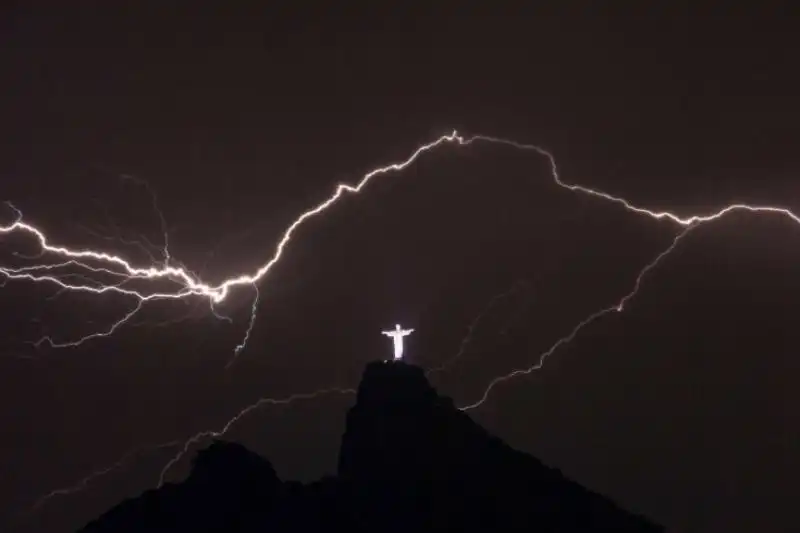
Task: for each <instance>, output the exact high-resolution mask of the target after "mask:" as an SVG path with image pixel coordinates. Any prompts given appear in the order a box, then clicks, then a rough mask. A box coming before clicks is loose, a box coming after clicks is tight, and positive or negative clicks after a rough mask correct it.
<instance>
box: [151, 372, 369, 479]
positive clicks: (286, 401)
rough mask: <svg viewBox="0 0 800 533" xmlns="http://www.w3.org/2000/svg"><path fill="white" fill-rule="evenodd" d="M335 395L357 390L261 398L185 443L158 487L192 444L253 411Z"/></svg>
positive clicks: (218, 434)
mask: <svg viewBox="0 0 800 533" xmlns="http://www.w3.org/2000/svg"><path fill="white" fill-rule="evenodd" d="M334 393H336V394H355V393H356V390H355V389H345V388H336V387H333V388H329V389H321V390H318V391H314V392H308V393H303V394H292V395H291V396H289V397H287V398H279V399H275V398H260V399H259V400H257V401H256V402H254V403H252V404H250V405H248V406H247V407H245V408H244V409H242V410H241V411H239V412H238V413H236V414H235V415H234V416H233V417H232V418H230V419H229V420H228V421H227V422H226V423H225V425H223V426H222V427H221V428H219V429H216V430H206V431H200V432H198V433H195V434H194V435H193V436H192V437H190V438H188V439H187V440H186V441H185V442H184V443H183V447H182V448H181V450H180V451H179V452H178V453H177V454H175V456H174V457H173V458H172V459H170V460H169V462H168V463H167V464H166V465H164V468H163V469H162V470H161V474H160V475H159V477H158V486H159V487H160V486H161V485H163V484H164V478H165V477H166V475H167V472H169V470H170V469H171V468H172V467H173V466H175V464H176V463H177V462H178V461H180V460H181V458H182V457H183V456H184V455H185V454H186V453H187V452H188V451H189V448H191V446H192V444H196V443H197V442H199V441H200V440H202V439H205V438H219V437H221V436H223V435H225V434H226V433H227V432H228V431H229V430H230V429H231V427H232V426H233V425H234V424H235V423H236V422H238V421H239V420H240V419H241V418H242V417H243V416H245V415H246V414H248V413H250V412H251V411H253V410H255V409H258V408H259V407H262V406H264V405H287V404H290V403H293V402H295V401H297V400H311V399H314V398H317V397H318V396H323V395H325V394H334Z"/></svg>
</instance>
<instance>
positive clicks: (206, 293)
mask: <svg viewBox="0 0 800 533" xmlns="http://www.w3.org/2000/svg"><path fill="white" fill-rule="evenodd" d="M478 142H486V143H491V144H500V145H507V146H511V147H513V148H516V149H518V150H524V151H533V152H535V153H537V154H539V155H541V156H543V157H545V158H546V159H547V160H548V162H549V164H550V169H551V177H552V179H553V181H554V182H555V183H556V184H557V185H558V186H560V187H562V188H565V189H568V190H570V191H573V192H579V193H583V194H587V195H591V196H594V197H596V198H600V199H603V200H606V201H610V202H613V203H616V204H619V205H621V206H623V207H624V208H625V209H627V210H629V211H631V212H634V213H637V214H639V215H646V216H649V217H650V218H653V219H656V220H662V219H666V220H669V221H671V222H673V223H676V224H679V225H680V226H684V227H688V226H691V225H693V224H698V223H704V222H709V221H712V220H716V219H718V218H720V217H722V216H724V215H726V214H728V213H731V212H733V211H740V210H744V211H750V212H759V213H761V212H771V213H778V214H781V215H784V216H787V217H789V218H791V219H792V220H793V221H794V222H796V223H800V218H799V217H798V216H797V215H795V214H794V213H792V212H791V211H790V210H788V209H785V208H781V207H774V206H752V205H748V204H732V205H729V206H726V207H724V208H723V209H720V210H719V211H716V212H714V213H710V214H704V215H691V216H688V217H680V216H678V215H676V214H674V213H672V212H669V211H652V210H650V209H647V208H644V207H640V206H636V205H633V204H632V203H630V202H628V201H627V200H625V199H624V198H622V197H618V196H614V195H611V194H608V193H605V192H603V191H600V190H596V189H592V188H589V187H585V186H583V185H577V184H570V183H566V182H564V181H563V180H562V179H561V177H560V175H559V172H558V166H557V164H556V160H555V157H554V156H553V155H552V154H551V153H550V152H549V151H547V150H545V149H544V148H541V147H539V146H537V145H533V144H523V143H519V142H517V141H513V140H508V139H503V138H500V137H492V136H487V135H475V136H472V137H468V138H467V137H463V136H461V135H459V134H458V133H457V132H455V131H454V132H452V133H450V134H448V135H442V136H441V137H439V138H437V139H435V140H433V141H431V142H429V143H427V144H423V145H421V146H419V147H418V148H417V149H416V150H415V151H414V152H412V154H411V155H410V156H409V157H407V158H406V159H405V160H403V161H401V162H397V163H391V164H389V165H386V166H382V167H378V168H375V169H373V170H371V171H370V172H368V173H367V174H365V175H364V176H363V177H362V178H361V180H360V181H358V182H357V183H356V184H355V185H348V184H340V185H338V186H337V187H336V188H335V190H334V192H333V193H332V194H331V195H330V196H329V197H328V198H326V199H325V200H324V201H322V202H320V203H319V204H317V205H316V206H314V207H312V208H311V209H308V210H307V211H305V212H303V213H302V214H300V215H299V216H298V217H297V218H296V219H295V220H294V221H293V222H292V223H291V224H290V225H289V227H288V228H287V229H286V230H285V231H284V233H283V235H282V237H281V238H280V240H279V241H278V244H277V245H276V247H275V251H274V253H273V255H272V257H270V258H269V259H268V260H267V261H266V262H265V263H264V264H263V265H262V266H261V267H259V268H258V269H257V270H256V271H255V272H253V273H250V274H239V275H236V276H233V277H230V278H228V279H225V280H224V281H222V282H221V283H218V284H216V285H213V284H209V283H207V282H204V281H203V280H202V279H201V278H200V277H199V276H197V275H196V274H195V273H193V272H191V271H190V270H188V269H187V268H186V267H184V266H174V264H170V261H169V259H170V255H169V251H168V247H167V244H168V240H167V231H166V224H165V222H164V217H163V215H162V214H161V211H160V210H159V209H158V208H157V204H156V197H155V195H154V194H153V192H152V189H150V187H149V185H148V186H147V187H148V190H149V191H150V193H151V195H152V198H153V201H154V206H155V208H156V211H157V212H158V213H159V216H160V220H161V222H162V230H163V231H164V243H165V244H164V256H165V264H164V265H163V266H161V267H159V266H153V265H151V266H145V267H140V266H134V265H133V264H132V263H131V262H129V261H128V260H126V259H125V258H123V257H122V256H119V255H114V254H110V253H107V252H102V251H97V250H91V249H73V248H69V247H65V246H57V245H54V244H51V243H50V241H49V240H48V238H47V236H46V235H45V234H44V232H43V231H41V230H40V229H38V228H37V227H35V226H33V225H31V224H28V223H27V222H24V221H23V217H22V212H21V211H20V210H18V209H16V207H14V206H11V207H12V209H13V210H14V212H15V214H16V219H15V220H14V221H13V222H12V223H11V224H9V225H7V226H0V235H2V234H11V233H24V234H28V235H30V236H32V237H33V238H34V239H35V241H36V242H37V244H38V246H39V249H40V255H42V256H43V255H45V254H52V255H56V256H60V257H61V258H63V259H65V260H66V261H71V263H70V264H71V265H72V266H74V267H78V268H80V269H83V270H85V271H88V272H94V273H96V272H97V271H98V268H102V269H103V270H107V271H110V272H111V273H113V274H112V275H116V276H123V277H126V278H127V279H132V280H146V281H161V282H167V283H170V284H172V285H173V286H174V288H172V289H171V290H164V288H163V287H162V285H158V287H161V290H158V289H156V288H154V289H152V290H150V291H145V290H142V289H131V288H128V287H126V286H123V285H121V284H106V283H102V282H101V283H86V282H84V283H70V282H68V281H65V277H64V276H61V275H58V274H55V273H45V272H43V270H47V269H46V268H45V266H44V265H40V266H39V269H38V270H36V269H30V268H29V267H23V268H13V267H8V266H2V267H0V274H3V275H4V276H5V277H6V278H8V279H12V280H28V281H32V282H47V283H52V284H55V285H57V286H59V287H60V288H62V289H65V290H69V291H81V292H89V293H95V294H104V293H117V294H121V295H124V296H127V297H131V298H135V299H136V300H138V301H139V303H140V304H141V303H143V302H148V301H151V300H177V299H183V298H188V297H192V296H200V297H205V298H208V299H209V300H210V301H211V303H212V305H213V304H217V303H220V302H222V301H224V300H225V299H226V298H227V297H228V295H229V294H230V291H231V290H232V289H233V288H235V287H238V286H241V285H255V284H257V283H258V282H260V281H261V280H262V279H263V278H265V277H266V276H267V275H268V274H269V273H270V271H271V270H272V268H273V267H274V266H275V265H276V264H277V263H278V262H279V261H280V259H281V257H282V256H283V253H284V250H285V249H286V247H287V246H288V244H289V243H290V242H291V240H292V237H293V236H294V234H295V232H296V231H297V229H298V228H300V227H301V226H302V225H303V224H304V223H306V222H307V221H308V220H310V219H311V218H313V217H315V216H317V215H320V214H322V213H324V212H325V211H326V210H327V209H328V208H330V207H331V206H333V205H334V204H335V203H336V202H337V201H338V200H339V199H340V198H342V197H343V196H344V195H345V194H356V193H359V192H361V191H362V190H363V189H364V188H365V187H366V186H367V185H368V184H369V182H370V181H371V180H372V179H373V178H375V177H376V176H380V175H383V174H387V173H390V172H399V171H402V170H403V169H405V168H407V167H408V166H409V165H411V164H413V163H414V162H415V161H416V160H417V159H418V158H419V157H420V156H422V155H423V154H424V153H426V152H429V151H431V150H433V149H435V148H437V147H439V146H442V145H444V144H456V145H461V146H469V145H472V144H474V143H478ZM145 183H146V182H145ZM93 262H94V263H99V264H101V265H104V266H103V267H96V266H92V265H91V263H93ZM62 264H63V263H62ZM106 273H108V272H106ZM141 309H142V306H141V305H137V306H136V307H135V308H134V313H133V314H136V313H137V312H139V311H140V310H141ZM132 316H133V315H131V314H126V315H124V316H123V317H122V318H121V319H120V320H119V321H117V322H115V323H114V324H112V326H111V327H110V328H108V329H107V330H105V331H101V332H96V333H93V334H90V335H87V336H85V337H83V338H80V339H78V340H75V341H69V342H59V343H56V342H53V341H52V340H50V341H48V340H47V339H42V341H41V342H47V343H48V344H51V345H53V346H57V347H62V346H77V345H80V344H81V343H83V342H86V341H87V340H90V339H94V338H98V337H106V336H108V335H110V334H112V333H113V332H114V331H116V330H117V329H119V327H120V326H122V325H124V324H125V323H126V322H127V321H128V320H130V318H131V317H132ZM253 320H254V319H253V317H252V315H251V323H250V325H249V326H248V334H249V332H250V330H251V329H252V327H251V326H252V322H253ZM246 336H247V334H246ZM243 347H244V344H241V345H239V346H237V348H236V350H235V353H236V354H238V353H239V352H240V351H241V350H242V349H243Z"/></svg>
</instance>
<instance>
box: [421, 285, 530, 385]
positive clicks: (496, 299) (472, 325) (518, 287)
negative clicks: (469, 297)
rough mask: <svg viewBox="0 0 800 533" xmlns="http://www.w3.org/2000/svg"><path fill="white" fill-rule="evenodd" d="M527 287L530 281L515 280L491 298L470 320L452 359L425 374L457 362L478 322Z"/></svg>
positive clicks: (443, 368) (442, 369) (426, 373)
mask: <svg viewBox="0 0 800 533" xmlns="http://www.w3.org/2000/svg"><path fill="white" fill-rule="evenodd" d="M527 288H528V282H527V281H525V280H521V281H517V282H515V283H514V284H513V285H511V287H510V288H509V289H507V290H505V291H503V292H501V293H500V294H496V295H495V296H494V297H493V298H492V299H491V300H489V303H488V304H486V307H484V308H483V311H481V312H480V313H478V314H477V315H476V316H475V318H473V319H472V322H470V324H469V327H467V333H466V334H465V335H464V337H463V338H462V339H461V342H460V343H459V345H458V351H457V352H456V353H455V355H453V356H452V357H451V358H450V359H447V360H446V361H445V362H444V363H442V364H441V365H439V366H437V367H434V368H429V369H428V370H426V371H425V375H426V376H430V375H431V374H433V373H435V372H443V371H444V370H446V369H448V368H450V367H451V366H453V365H454V364H455V363H456V361H458V360H459V359H460V358H461V356H462V355H464V352H465V351H466V349H467V346H468V345H469V343H470V342H471V341H472V337H473V335H474V333H475V328H477V327H478V324H480V323H481V321H482V320H483V319H484V317H485V316H486V315H488V314H489V313H490V312H491V311H492V310H493V309H494V307H495V306H496V305H497V304H498V303H499V302H500V301H502V300H504V299H506V298H508V297H509V296H511V295H513V294H516V293H517V292H520V291H521V290H524V289H527Z"/></svg>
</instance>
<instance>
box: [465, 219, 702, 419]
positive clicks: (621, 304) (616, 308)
mask: <svg viewBox="0 0 800 533" xmlns="http://www.w3.org/2000/svg"><path fill="white" fill-rule="evenodd" d="M696 227H697V226H696V225H693V226H688V227H686V228H685V229H683V230H681V232H680V233H678V235H677V236H676V237H675V238H674V239H673V240H672V244H670V245H669V247H668V248H667V249H666V250H664V251H663V252H661V253H660V254H658V255H657V256H656V258H655V259H653V260H652V261H651V262H649V263H648V264H646V265H645V266H644V268H643V269H642V270H640V271H639V275H638V276H636V281H635V282H634V284H633V289H631V291H630V292H628V293H627V294H625V296H623V297H622V298H620V299H619V300H618V301H617V303H615V304H613V305H611V306H609V307H606V308H604V309H601V310H599V311H596V312H594V313H592V314H591V315H589V316H588V317H586V318H584V319H583V320H581V321H580V322H579V323H578V325H577V326H575V327H574V328H572V331H570V332H569V333H568V334H567V335H565V336H563V337H561V338H560V339H558V340H557V341H556V342H555V344H553V345H552V346H551V347H550V348H549V349H548V350H547V351H545V352H544V353H542V354H541V355H540V356H539V359H538V360H537V361H536V363H534V364H533V365H531V366H529V367H528V368H522V369H518V370H513V371H511V372H509V373H508V374H506V375H504V376H499V377H496V378H494V379H493V380H492V381H490V382H489V385H487V386H486V388H485V389H484V391H483V395H482V396H481V397H480V399H479V400H478V401H476V402H475V403H471V404H469V405H465V406H463V407H460V408H459V409H461V410H462V411H468V410H470V409H475V408H476V407H480V405H481V404H483V402H485V401H486V399H487V398H488V397H489V393H491V392H492V389H493V388H494V387H495V385H497V384H499V383H502V382H504V381H508V380H509V379H512V378H515V377H517V376H523V375H527V374H530V373H531V372H533V371H535V370H539V369H540V368H542V366H543V365H544V362H545V359H547V358H548V357H549V356H550V355H552V354H553V352H555V351H556V350H557V349H558V348H560V347H561V346H563V345H564V344H568V343H570V342H572V340H573V339H574V338H575V337H576V336H577V335H578V333H580V331H581V330H582V329H583V328H585V327H586V326H588V325H589V324H591V323H592V322H594V321H595V320H597V319H599V318H601V317H603V316H605V315H608V314H610V313H613V312H617V313H621V312H622V311H623V310H624V309H625V305H626V304H627V303H628V301H629V300H630V299H631V298H633V297H634V296H636V294H637V293H638V292H639V288H640V287H641V286H642V280H643V279H644V278H645V276H647V274H648V273H649V272H650V271H651V270H653V269H654V268H655V267H657V266H658V264H659V263H661V261H662V260H663V259H664V258H665V257H667V256H668V255H669V254H670V253H672V251H673V250H674V249H675V248H676V247H677V246H678V243H680V241H681V240H682V239H683V238H684V237H686V235H688V234H689V232H690V231H692V229H694V228H696Z"/></svg>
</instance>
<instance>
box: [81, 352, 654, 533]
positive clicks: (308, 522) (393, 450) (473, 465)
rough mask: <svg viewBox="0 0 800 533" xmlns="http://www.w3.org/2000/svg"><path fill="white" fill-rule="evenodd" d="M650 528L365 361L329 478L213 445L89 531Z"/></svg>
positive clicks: (413, 382)
mask: <svg viewBox="0 0 800 533" xmlns="http://www.w3.org/2000/svg"><path fill="white" fill-rule="evenodd" d="M512 530H513V531H519V530H524V531H534V532H556V531H557V532H567V531H568V532H573V531H581V532H583V531H587V532H590V531H603V532H618V533H626V532H642V533H644V532H656V531H663V529H662V528H661V527H659V526H657V525H655V524H652V523H651V522H649V521H647V520H646V519H644V518H642V517H640V516H636V515H633V514H631V513H628V512H626V511H624V510H622V509H620V508H619V507H617V506H616V505H615V504H614V503H612V502H611V501H609V500H608V499H606V498H604V497H603V496H600V495H598V494H595V493H593V492H590V491H588V490H586V489H584V488H583V487H581V486H580V485H578V484H577V483H574V482H572V481H569V480H567V479H566V478H564V477H563V476H562V475H561V474H560V472H559V471H558V470H555V469H551V468H548V467H546V466H544V465H542V464H541V463H540V462H539V461H538V460H536V459H535V458H533V457H531V456H529V455H526V454H524V453H522V452H519V451H516V450H513V449H512V448H510V447H509V446H507V445H506V444H504V443H503V442H502V441H500V440H499V439H498V438H496V437H493V436H491V435H490V434H488V433H487V432H486V431H485V430H484V429H483V428H481V427H480V426H478V425H477V424H475V423H474V422H473V421H472V420H471V419H470V418H469V417H468V416H467V415H466V414H464V413H462V412H461V411H459V410H458V409H456V408H455V407H454V406H453V404H452V402H451V401H450V400H449V399H447V398H443V397H440V396H439V395H438V394H437V393H436V392H435V391H434V389H433V388H432V387H431V386H430V385H429V384H428V382H427V380H426V379H425V376H424V374H423V372H422V370H421V369H419V368H417V367H415V366H411V365H407V364H404V363H383V362H377V363H372V364H370V365H368V366H367V367H366V369H365V371H364V375H363V378H362V380H361V385H360V387H359V390H358V399H357V402H356V404H355V406H354V407H353V408H352V409H351V410H350V412H349V414H348V417H347V427H346V430H345V434H344V436H343V438H342V445H341V451H340V455H339V469H338V475H337V476H336V477H329V478H323V479H322V480H320V481H317V482H314V483H310V484H306V485H303V484H300V483H296V482H283V481H281V480H280V479H278V477H277V475H276V474H275V471H274V469H273V468H272V465H270V463H269V462H268V461H267V460H265V459H263V458H261V457H260V456H258V455H256V454H254V453H252V452H250V451H248V450H247V449H245V448H244V447H243V446H241V445H238V444H233V443H227V442H222V441H216V442H214V443H213V444H212V445H211V446H209V447H208V448H206V449H205V450H202V451H200V452H199V453H198V454H197V456H196V457H195V459H194V463H193V468H192V471H191V474H190V475H189V477H188V478H187V479H186V481H184V482H183V483H179V484H167V485H165V486H163V487H161V488H159V489H156V490H150V491H147V492H145V493H144V494H142V495H141V496H139V497H137V498H132V499H130V500H127V501H125V502H122V503H121V504H119V505H117V506H116V507H114V508H113V509H112V510H110V511H109V512H107V513H105V514H104V515H103V516H101V517H100V518H99V519H97V520H96V521H94V522H92V523H90V524H89V525H88V526H86V528H85V529H84V530H83V531H86V532H92V533H96V532H113V533H123V532H142V533H144V532H147V533H156V532H167V531H187V532H192V533H200V532H211V531H214V532H222V531H237V532H251V531H252V532H283V531H298V532H300V531H302V532H313V531H364V532H367V531H369V532H383V531H386V532H402V533H409V532H415V533H416V532H424V531H476V532H477V531H480V532H495V531H512Z"/></svg>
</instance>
